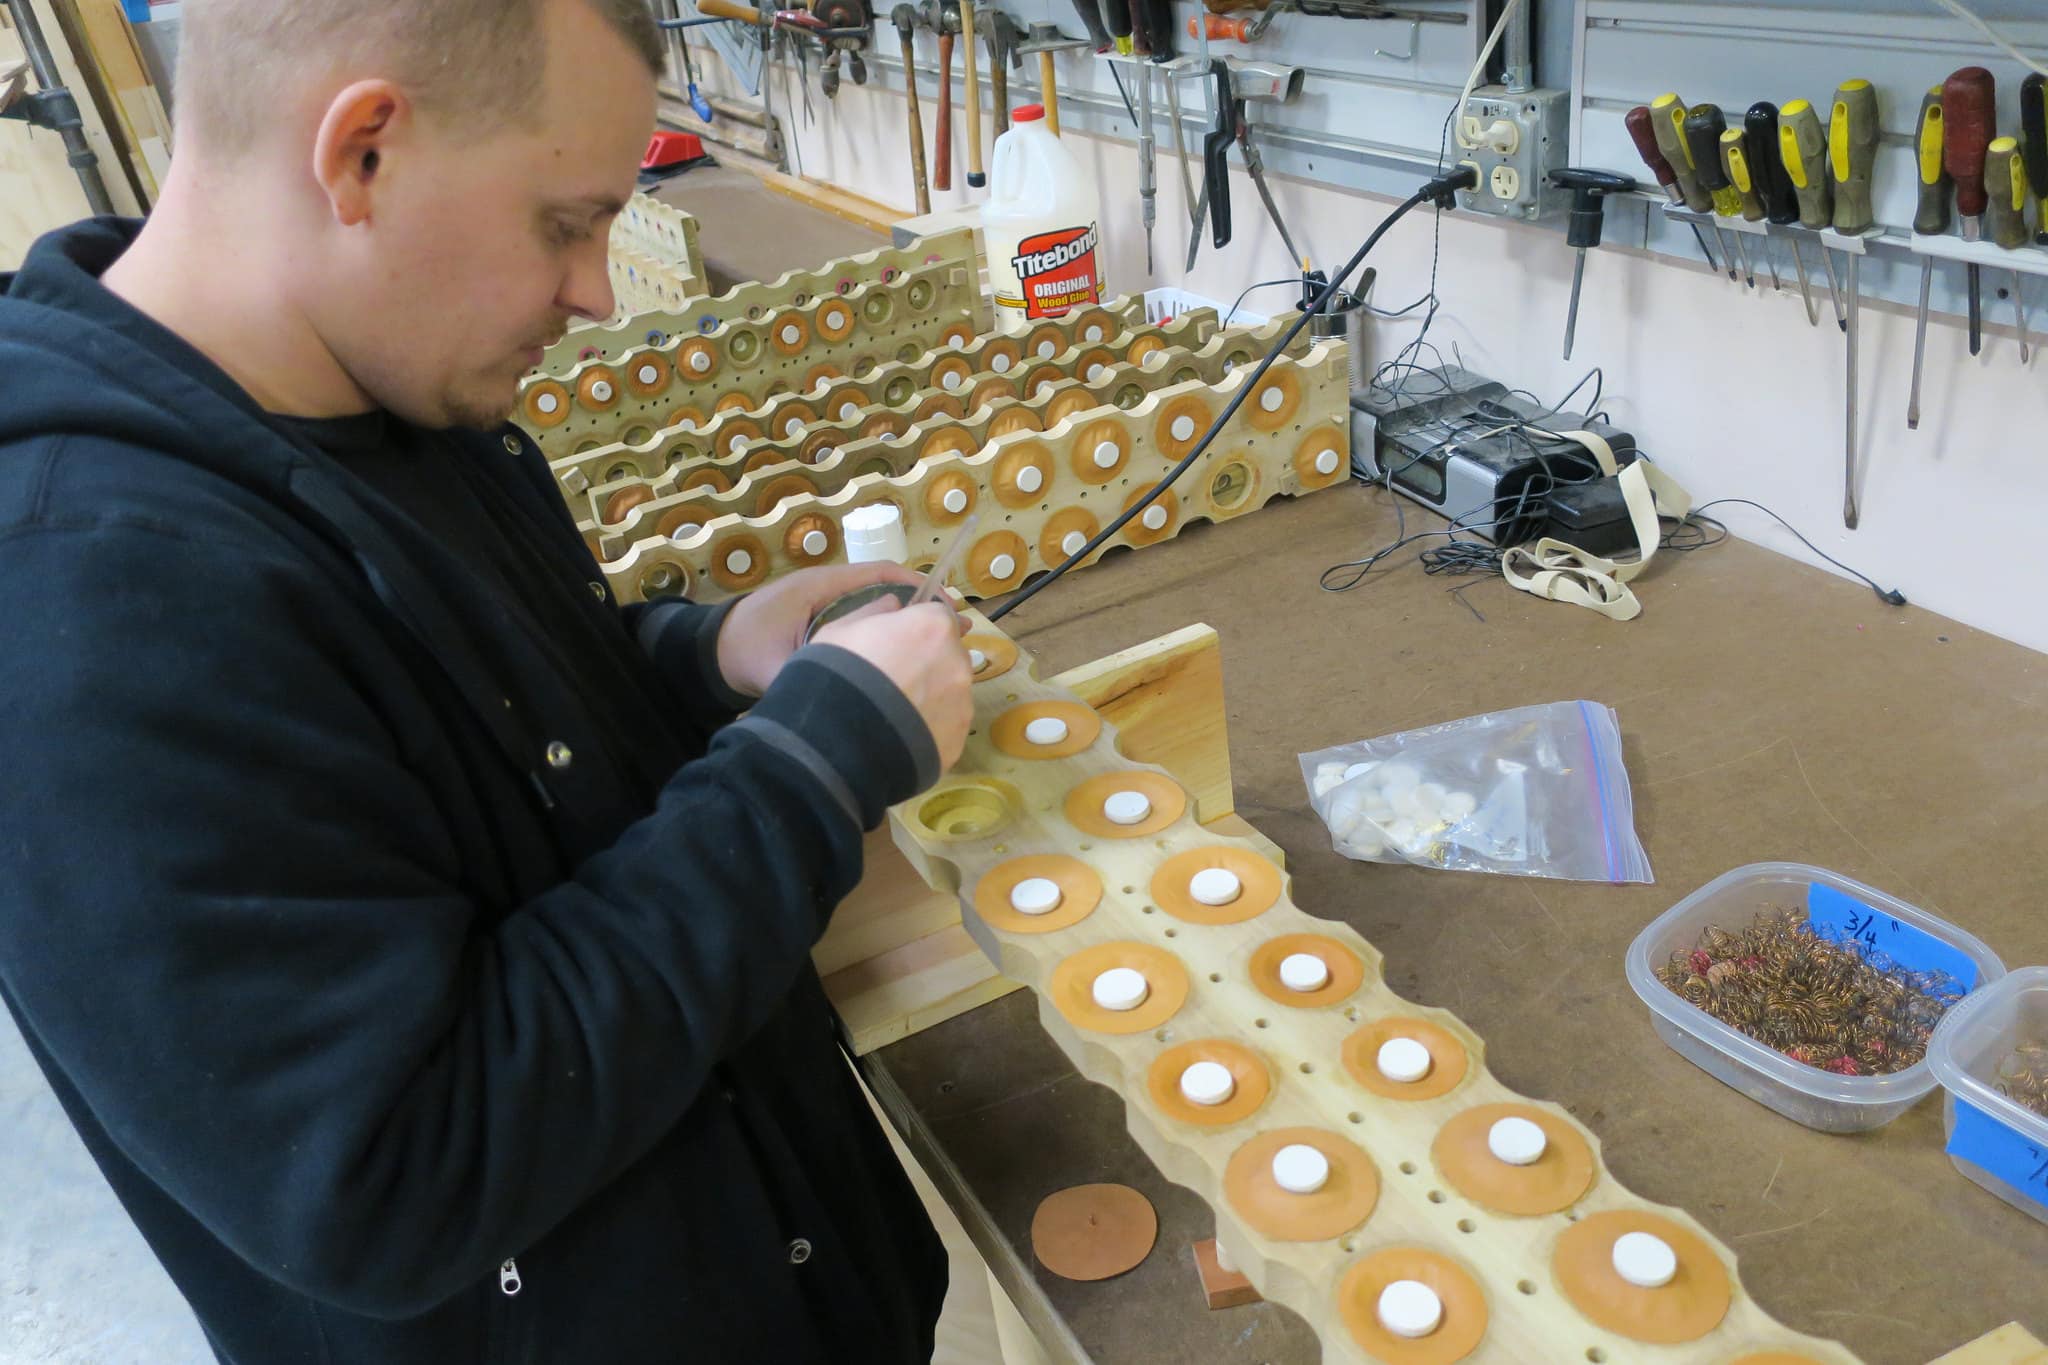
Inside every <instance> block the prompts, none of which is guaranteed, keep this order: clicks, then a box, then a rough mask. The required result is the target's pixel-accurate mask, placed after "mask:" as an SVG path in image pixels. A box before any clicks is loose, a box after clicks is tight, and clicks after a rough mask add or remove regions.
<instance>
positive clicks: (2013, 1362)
mask: <svg viewBox="0 0 2048 1365" xmlns="http://www.w3.org/2000/svg"><path fill="white" fill-rule="evenodd" d="M1928 1365H2048V1346H2044V1345H2042V1344H2041V1340H2040V1338H2039V1337H2036V1336H2035V1335H2034V1334H2033V1333H2032V1332H2029V1331H2028V1330H2027V1329H2026V1328H2024V1327H2022V1326H2020V1325H2019V1324H2018V1323H2016V1322H2009V1323H2007V1324H2006V1325H2005V1326H2003V1327H2001V1328H1999V1329H1998V1330H1997V1331H1995V1332H1989V1333H1986V1334H1985V1335H1984V1336H1981V1337H1978V1338H1977V1339H1976V1340H1975V1341H1973V1342H1971V1343H1969V1344H1968V1345H1967V1346H1958V1347H1957V1348H1956V1349H1955V1350H1953V1351H1950V1352H1949V1353H1948V1354H1947V1355H1945V1356H1941V1357H1940V1358H1938V1359H1936V1360H1931V1361H1929V1362H1928Z"/></svg>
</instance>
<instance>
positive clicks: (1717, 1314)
mask: <svg viewBox="0 0 2048 1365" xmlns="http://www.w3.org/2000/svg"><path fill="white" fill-rule="evenodd" d="M1632 1232H1641V1233H1648V1234H1649V1235H1651V1236H1653V1237H1655V1238H1656V1239H1657V1240H1658V1241H1660V1242H1663V1243H1664V1244H1665V1246H1667V1247H1668V1248H1669V1249H1670V1250H1671V1252H1672V1258H1673V1260H1674V1261H1675V1262H1676V1264H1675V1266H1674V1267H1673V1270H1672V1278H1671V1280H1670V1282H1669V1283H1667V1284H1664V1285H1662V1286H1660V1287H1658V1288H1654V1289H1647V1288H1642V1287H1640V1286H1637V1285H1633V1284H1630V1283H1629V1282H1628V1281H1627V1280H1625V1279H1623V1278H1622V1277H1621V1275H1620V1273H1619V1272H1617V1271H1616V1270H1615V1268H1614V1246H1615V1243H1616V1242H1618V1241H1620V1240H1621V1239H1622V1238H1623V1237H1625V1236H1627V1235H1628V1234H1629V1233H1632ZM1550 1265H1551V1270H1552V1271H1553V1272H1554V1273H1555V1274H1556V1276H1557V1285H1558V1288H1559V1289H1561V1290H1563V1291H1564V1296H1565V1297H1566V1298H1567V1299H1570V1300H1571V1303H1572V1306H1573V1307H1574V1308H1576V1309H1578V1310H1579V1312H1581V1313H1583V1314H1585V1316H1586V1318H1587V1320H1588V1321H1590V1322H1592V1323H1593V1324H1594V1325H1595V1326H1597V1327H1602V1328H1605V1329H1606V1330H1607V1331H1610V1332H1616V1333H1619V1334H1620V1335H1622V1336H1625V1337H1628V1338H1630V1339H1631V1340H1634V1341H1647V1342H1653V1343H1655V1344H1658V1345H1666V1346H1668V1345H1676V1344H1677V1343H1679V1342H1682V1341H1696V1340H1698V1339H1699V1338H1701V1337H1703V1336H1705V1335H1706V1334H1707V1333H1709V1332H1711V1331H1713V1330H1714V1328H1715V1327H1717V1326H1719V1325H1720V1322H1721V1319H1722V1318H1723V1317H1725V1316H1726V1315H1727V1312H1728V1304H1729V1301H1730V1299H1731V1298H1732V1297H1733V1291H1732V1289H1731V1288H1730V1286H1729V1282H1728V1271H1727V1268H1726V1267H1725V1266H1723V1265H1722V1264H1721V1260H1720V1258H1719V1257H1718V1256H1716V1255H1715V1254H1714V1251H1713V1249H1712V1248H1711V1247H1709V1246H1708V1245H1707V1244H1706V1242H1705V1241H1703V1240H1702V1239H1701V1238H1700V1237H1698V1236H1697V1235H1696V1234H1694V1233H1693V1232H1691V1231H1689V1230H1688V1229H1686V1228H1684V1227H1681V1226H1679V1225H1678V1224H1677V1223H1675V1222H1673V1221H1672V1220H1671V1219H1669V1218H1664V1217H1661V1216H1659V1215H1657V1214H1654V1213H1647V1212H1644V1211H1641V1210H1637V1209H1617V1210H1613V1211H1610V1212H1607V1213H1593V1214H1588V1215H1586V1216H1585V1217H1584V1218H1581V1219H1579V1220H1578V1221H1577V1222H1576V1223H1573V1224H1572V1225H1571V1226H1570V1227H1568V1228H1566V1229H1565V1230H1564V1232H1563V1233H1562V1234H1561V1235H1560V1236H1559V1237H1558V1239H1557V1249H1556V1251H1555V1252H1553V1253H1552V1255H1551V1261H1550Z"/></svg>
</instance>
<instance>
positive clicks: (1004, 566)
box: [988, 555, 1017, 583]
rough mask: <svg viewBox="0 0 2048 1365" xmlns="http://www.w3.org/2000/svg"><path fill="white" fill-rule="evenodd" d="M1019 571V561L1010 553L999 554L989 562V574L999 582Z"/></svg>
mask: <svg viewBox="0 0 2048 1365" xmlns="http://www.w3.org/2000/svg"><path fill="white" fill-rule="evenodd" d="M1016 572H1017V561H1016V560H1015V559H1012V558H1011V557H1010V556H1009V555H997V556H996V557H995V558H994V559H991V560H990V561H989V562H988V575H989V577H990V578H993V579H995V580H996V581H997V582H999V583H1000V582H1003V581H1005V580H1007V579H1008V578H1009V577H1010V576H1011V575H1012V574H1014V573H1016Z"/></svg>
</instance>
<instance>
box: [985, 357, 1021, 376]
mask: <svg viewBox="0 0 2048 1365" xmlns="http://www.w3.org/2000/svg"><path fill="white" fill-rule="evenodd" d="M1015 363H1016V362H1015V361H1013V360H1011V359H1010V357H1008V356H1006V355H994V356H990V357H989V362H988V367H989V368H990V369H991V370H994V371H995V372H996V373H997V374H1008V373H1009V372H1010V366H1011V365H1013V364H1015Z"/></svg>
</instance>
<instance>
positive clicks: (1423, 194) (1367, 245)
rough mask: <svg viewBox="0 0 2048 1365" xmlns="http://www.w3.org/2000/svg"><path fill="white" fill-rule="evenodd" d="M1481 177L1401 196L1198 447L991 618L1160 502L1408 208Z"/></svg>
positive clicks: (1453, 175)
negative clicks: (1141, 495) (1160, 497)
mask: <svg viewBox="0 0 2048 1365" xmlns="http://www.w3.org/2000/svg"><path fill="white" fill-rule="evenodd" d="M1478 179H1479V175H1478V172H1477V171H1475V170H1473V169H1472V168H1471V167H1470V166H1460V167H1458V168H1456V169H1454V170H1452V171H1450V172H1449V173H1447V174H1444V175H1439V176H1437V177H1436V178H1435V179H1433V180H1431V181H1430V182H1429V183H1428V184H1426V185H1424V186H1423V187H1422V188H1421V189H1419V190H1417V191H1415V193H1413V194H1411V195H1409V196H1408V197H1407V198H1406V199H1403V200H1402V201H1401V202H1400V203H1399V204H1396V205H1395V206H1394V210H1393V212H1391V213H1389V214H1388V215H1387V216H1386V217H1385V218H1382V219H1381V220H1380V224H1379V226H1378V227H1376V228H1374V229H1373V230H1372V235H1371V236H1369V237H1367V238H1366V239H1365V241H1364V242H1363V243H1361V244H1360V245H1359V248H1358V250H1357V251H1355V252H1353V253H1352V255H1351V259H1350V260H1348V261H1346V262H1345V263H1344V266H1343V268H1342V269H1340V270H1338V271H1336V272H1335V273H1334V274H1332V275H1331V277H1330V282H1329V283H1328V284H1326V285H1324V286H1323V287H1322V290H1321V291H1320V292H1319V293H1318V294H1317V295H1316V297H1315V301H1314V302H1312V303H1311V304H1310V305H1309V306H1308V307H1306V308H1304V309H1302V310H1301V313H1300V315H1299V316H1297V317H1296V318H1295V319H1294V323H1293V325H1292V326H1290V327H1289V328H1288V329H1287V331H1286V332H1285V333H1283V334H1282V335H1281V337H1280V339H1279V340H1278V341H1276V342H1274V343H1273V345H1272V348H1271V349H1270V350H1268V351H1267V352H1266V354H1265V356H1264V357H1263V358H1262V359H1261V360H1260V361H1259V363H1258V365H1257V367H1256V368H1254V369H1253V370H1252V372H1251V375H1250V377H1248V378H1247V379H1246V380H1245V381H1244V383H1242V384H1240V385H1239V386H1238V389H1237V393H1236V394H1235V395H1234V396H1233V397H1232V398H1231V400H1230V401H1229V402H1228V403H1226V404H1224V406H1223V411H1222V412H1220V413H1218V414H1217V415H1216V418H1215V420H1214V421H1212V422H1210V423H1209V429H1208V430H1207V431H1205V432H1203V433H1202V434H1201V436H1200V438H1198V439H1197V440H1196V441H1195V444H1194V447H1193V448H1192V449H1190V450H1189V451H1188V453H1187V454H1186V455H1183V456H1182V457H1181V458H1180V460H1179V461H1178V462H1177V463H1176V464H1175V465H1174V466H1173V468H1171V469H1169V470H1167V471H1166V477H1164V478H1162V479H1161V480H1160V481H1159V482H1158V483H1155V484H1153V485H1152V487H1151V489H1150V490H1149V491H1147V492H1146V494H1145V496H1144V497H1142V498H1139V499H1138V500H1137V501H1136V502H1134V503H1132V504H1131V505H1130V506H1129V507H1126V508H1125V509H1124V510H1123V511H1122V512H1121V513H1120V514H1119V515H1118V516H1117V517H1116V518H1115V519H1114V520H1112V521H1111V522H1110V523H1109V525H1107V526H1105V527H1103V528H1102V529H1101V530H1100V531H1097V532H1096V533H1095V535H1094V538H1093V539H1091V540H1090V541H1089V542H1088V543H1087V544H1086V545H1083V546H1082V547H1081V548H1080V549H1078V550H1076V551H1074V553H1072V554H1070V555H1068V556H1067V557H1066V559H1065V560H1063V561H1061V562H1060V563H1059V564H1058V565H1056V566H1055V567H1053V568H1052V569H1050V570H1048V571H1047V573H1046V575H1045V576H1044V577H1043V578H1041V579H1039V580H1038V581H1037V582H1035V583H1032V584H1029V585H1027V586H1026V587H1025V588H1024V589H1023V590H1022V591H1020V592H1018V593H1017V595H1016V596H1014V597H1012V598H1011V599H1010V600H1009V601H1007V602H1005V603H1003V604H1002V605H1001V606H1000V607H997V608H996V609H995V610H994V611H992V612H990V613H989V614H988V619H989V620H991V621H1000V620H1002V619H1003V618H1004V617H1005V616H1008V615H1009V614H1010V613H1011V612H1013V611H1015V610H1016V609H1017V608H1018V607H1021V606H1023V605H1024V604H1025V603H1026V602H1028V601H1030V600H1031V599H1032V598H1033V597H1036V596H1037V595H1038V594H1039V593H1040V592H1041V591H1043V590H1044V589H1045V588H1046V587H1048V586H1050V585H1051V584H1053V583H1055V582H1057V581H1058V580H1059V579H1060V578H1061V577H1062V576H1063V575H1065V573H1066V572H1067V571H1068V570H1069V569H1071V568H1073V567H1074V566H1075V565H1076V564H1079V563H1080V562H1081V561H1082V560H1084V559H1086V558H1087V557H1088V556H1089V555H1091V554H1094V553H1095V551H1096V550H1098V549H1100V548H1101V547H1102V546H1103V545H1104V544H1106V543H1107V542H1108V541H1109V539H1110V538H1111V537H1112V536H1114V535H1116V533H1117V532H1119V531H1121V530H1123V528H1124V527H1125V526H1126V525H1128V524H1129V523H1130V521H1131V519H1132V518H1133V517H1137V516H1139V515H1142V514H1143V512H1144V511H1145V509H1146V508H1147V507H1150V506H1151V505H1152V504H1153V503H1154V502H1157V501H1158V500H1159V495H1160V494H1161V493H1164V492H1165V491H1166V490H1167V489H1169V488H1171V487H1173V485H1174V483H1175V482H1176V481H1177V480H1179V478H1180V476H1181V475H1183V474H1185V473H1187V472H1188V470H1189V469H1191V468H1193V467H1194V463H1195V461H1196V460H1199V459H1200V458H1201V457H1202V456H1203V454H1204V453H1206V452H1207V451H1208V449H1209V445H1210V443H1211V442H1213V441H1214V440H1215V439H1216V437H1217V436H1218V435H1219V434H1221V433H1222V431H1223V428H1224V426H1225V425H1227V424H1228V423H1229V421H1230V419H1231V418H1232V417H1235V416H1236V415H1237V410H1238V409H1239V408H1241V407H1243V406H1244V400H1245V399H1247V398H1249V397H1250V396H1251V393H1252V390H1253V389H1255V388H1257V387H1258V384H1259V380H1261V379H1262V378H1264V377H1265V374H1266V371H1267V370H1270V369H1272V368H1273V362H1274V361H1276V360H1278V359H1279V358H1280V356H1281V354H1282V353H1283V352H1284V351H1286V349H1287V347H1288V346H1289V345H1290V344H1291V343H1292V342H1293V341H1294V338H1295V337H1297V336H1299V335H1300V334H1301V329H1302V328H1304V327H1306V326H1308V324H1309V319H1311V318H1313V317H1314V316H1315V315H1316V314H1317V313H1319V312H1321V311H1322V310H1323V308H1324V306H1325V305H1327V304H1328V303H1329V302H1330V300H1331V299H1333V298H1335V297H1336V296H1337V292H1338V291H1339V290H1341V289H1342V288H1343V287H1344V281H1345V280H1347V279H1349V278H1351V274H1352V272H1353V271H1355V270H1357V269H1358V267H1359V266H1360V265H1362V264H1363V263H1364V262H1365V258H1366V256H1367V255H1368V254H1370V253H1371V251H1372V249H1373V248H1374V247H1376V246H1378V245H1379V242H1380V238H1382V237H1384V236H1386V235H1387V231H1388V229H1390V228H1392V227H1393V226H1394V224H1396V223H1398V222H1400V221H1401V219H1402V218H1404V217H1406V216H1407V214H1408V212H1409V210H1411V209H1414V208H1416V207H1418V206H1420V205H1423V204H1430V203H1434V204H1436V205H1437V206H1438V207H1439V208H1448V207H1450V206H1451V205H1452V204H1454V203H1455V202H1456V201H1457V193H1458V191H1459V190H1469V189H1472V188H1474V186H1476V185H1477V183H1478Z"/></svg>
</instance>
